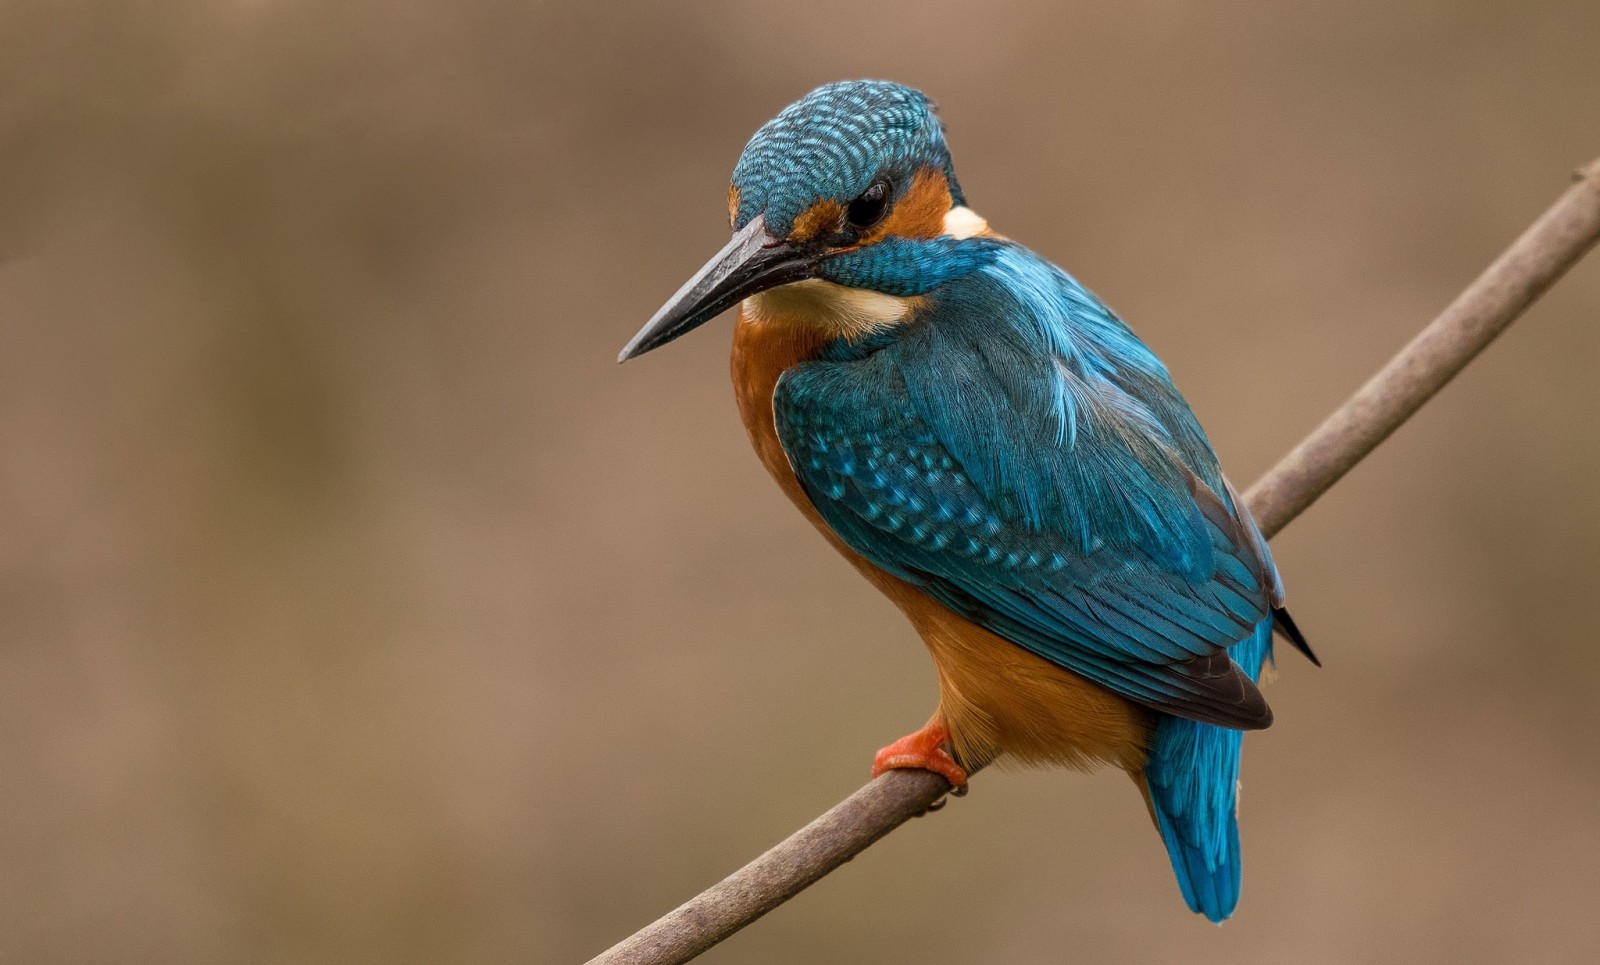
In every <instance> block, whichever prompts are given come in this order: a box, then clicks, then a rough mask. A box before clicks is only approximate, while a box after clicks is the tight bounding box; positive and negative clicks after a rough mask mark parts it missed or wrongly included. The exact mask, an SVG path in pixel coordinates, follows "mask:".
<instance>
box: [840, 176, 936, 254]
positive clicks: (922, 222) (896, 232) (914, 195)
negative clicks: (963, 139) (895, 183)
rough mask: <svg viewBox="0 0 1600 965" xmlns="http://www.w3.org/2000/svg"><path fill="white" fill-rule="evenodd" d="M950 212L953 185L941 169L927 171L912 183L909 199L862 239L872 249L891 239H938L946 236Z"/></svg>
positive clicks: (908, 189)
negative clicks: (945, 227) (945, 230)
mask: <svg viewBox="0 0 1600 965" xmlns="http://www.w3.org/2000/svg"><path fill="white" fill-rule="evenodd" d="M949 211H950V182H949V181H947V180H945V176H944V172H943V171H940V170H938V169H937V168H923V169H922V170H921V171H918V172H917V173H916V176H915V177H913V178H912V179H911V186H910V187H909V188H907V189H906V193H905V196H904V197H902V198H901V199H900V201H899V203H898V204H896V205H895V206H894V208H893V209H892V210H891V211H890V212H889V217H887V218H884V219H883V220H882V221H880V222H878V224H876V225H874V226H873V228H872V230H871V231H868V232H867V233H866V234H865V235H863V236H862V238H861V244H864V245H870V244H872V243H873V242H875V241H882V240H883V239H884V238H887V237H891V236H894V237H899V238H937V237H939V236H940V235H942V234H944V216H945V214H947V213H948V212H949Z"/></svg>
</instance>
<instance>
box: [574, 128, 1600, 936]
mask: <svg viewBox="0 0 1600 965" xmlns="http://www.w3.org/2000/svg"><path fill="white" fill-rule="evenodd" d="M1575 180H1576V181H1577V183H1576V184H1574V185H1573V186H1572V187H1571V188H1569V189H1568V190H1567V192H1566V193H1565V194H1563V195H1562V196H1561V197H1560V198H1559V199H1558V200H1557V201H1556V203H1555V204H1554V205H1552V206H1551V207H1550V209H1549V210H1548V211H1546V212H1545V213H1544V214H1543V215H1542V216H1541V217H1540V218H1539V220H1538V221H1535V222H1534V223H1533V225H1532V226H1531V227H1529V228H1528V230H1527V231H1525V232H1523V234H1522V237H1520V238H1518V239H1517V240H1516V241H1515V242H1513V243H1512V245H1511V247H1510V248H1507V249H1506V251H1505V252H1504V253H1503V254H1501V256H1500V257H1499V258H1497V259H1495V261H1494V263H1493V264H1491V265H1490V266H1489V267H1488V268H1487V269H1486V270H1485V271H1484V273H1483V274H1482V275H1479V276H1478V279H1477V280H1476V281H1474V282H1473V283H1472V284H1471V285H1469V286H1467V289H1466V291H1463V292H1462V293H1461V294H1460V295H1459V296H1457V298H1456V300H1455V301H1453V302H1451V303H1450V305H1449V307H1447V308H1446V309H1445V310H1444V311H1443V312H1441V313H1440V314H1439V317H1438V318H1436V319H1434V320H1433V322H1432V323H1431V324H1429V325H1428V327H1427V328H1425V329H1423V330H1422V331H1421V332H1420V333H1419V334H1418V335H1417V337H1416V338H1414V339H1412V340H1411V343H1410V344H1409V345H1407V346H1406V347H1405V348H1404V349H1402V350H1401V351H1400V354H1398V355H1396V356H1395V357H1394V358H1393V359H1391V360H1390V361H1389V364H1387V365H1385V366H1384V367H1383V368H1382V369H1381V370H1379V372H1378V374H1376V375H1374V376H1373V377H1372V378H1371V379H1369V380H1368V381H1367V383H1366V384H1365V385H1363V386H1362V387H1361V388H1360V389H1358V390H1357V391H1356V393H1355V394H1354V395H1352V396H1351V397H1350V398H1349V399H1348V400H1346V401H1345V403H1344V405H1341V406H1340V407H1339V408H1338V409H1337V410H1335V411H1334V413H1333V414H1332V415H1330V416H1328V418H1327V419H1326V420H1324V421H1323V423H1322V425H1320V426H1318V427H1317V429H1316V431H1315V432H1313V433H1311V435H1309V436H1307V437H1306V438H1305V439H1304V440H1303V441H1302V442H1301V443H1300V444H1299V445H1298V446H1295V448H1294V451H1293V452H1290V453H1289V454H1288V455H1287V456H1285V457H1284V458H1283V460H1282V461H1280V462H1279V463H1278V464H1277V465H1276V466H1274V467H1273V468H1272V470H1271V471H1270V472H1268V473H1267V474H1266V475H1265V476H1263V477H1262V478H1261V479H1260V480H1259V481H1257V482H1256V484H1255V485H1254V486H1252V487H1250V491H1249V492H1248V493H1247V494H1246V495H1245V500H1246V502H1247V503H1248V504H1249V506H1250V511H1251V512H1252V513H1253V514H1254V515H1255V518H1256V521H1257V522H1258V523H1259V524H1260V526H1261V530H1262V532H1263V533H1265V534H1266V535H1267V536H1269V537H1270V536H1272V535H1273V534H1275V533H1277V532H1278V531H1280V530H1282V529H1283V528H1284V527H1285V526H1287V525H1288V524H1289V521H1290V520H1292V519H1294V518H1295V517H1296V516H1298V515H1300V513H1302V512H1304V511H1305V509H1306V507H1308V506H1310V505H1311V504H1312V503H1313V502H1315V501H1316V499H1317V497H1319V496H1321V495H1322V494H1323V493H1325V492H1327V491H1328V489H1329V488H1330V487H1331V486H1332V485H1333V484H1334V483H1336V482H1338V481H1339V479H1340V478H1341V477H1343V476H1344V474H1345V473H1347V472H1349V471H1350V470H1351V469H1352V468H1354V466H1355V464H1356V463H1358V462H1360V461H1361V460H1362V459H1364V458H1366V456H1367V454H1368V453H1370V452H1372V450H1373V449H1375V448H1377V446H1378V444H1379V443H1380V442H1382V441H1383V440H1384V439H1387V438H1388V437H1389V434H1390V433H1392V432H1394V430H1395V429H1398V428H1399V427H1400V424H1401V423H1403V422H1405V421H1406V420H1407V419H1409V418H1411V416H1412V415H1414V414H1415V413H1416V411H1417V410H1418V409H1420V408H1422V405H1423V403H1425V402H1427V401H1428V400H1429V399H1430V398H1432V397H1433V395H1434V393H1436V392H1438V391H1439V390H1440V389H1441V388H1443V387H1444V385H1445V383H1446V382H1449V381H1450V380H1451V379H1452V378H1454V377H1455V376H1456V374H1457V373H1458V372H1460V371H1461V370H1462V369H1463V368H1465V367H1466V365H1467V363H1468V362H1470V361H1472V360H1473V358H1475V357H1476V356H1477V354H1478V353H1479V352H1481V351H1483V350H1484V348H1486V347H1487V346H1488V344H1489V343H1490V342H1492V341H1494V338H1495V336H1497V335H1499V334H1500V333H1501V332H1503V331H1505V330H1506V328H1507V327H1508V326H1509V325H1510V324H1511V323H1512V322H1513V321H1514V320H1516V318H1517V316H1519V315H1521V314H1522V313H1523V311H1524V310H1526V309H1527V307H1528V306H1529V305H1531V304H1533V302H1534V301H1535V300H1536V299H1537V298H1538V297H1539V296H1540V295H1542V294H1544V292H1545V290H1546V289H1548V288H1549V287H1550V286H1551V285H1553V284H1555V282H1556V280H1557V279H1559V278H1560V277H1561V276H1562V275H1563V274H1565V273H1566V271H1567V269H1568V268H1570V267H1572V265H1573V264H1574V263H1575V262H1576V261H1577V260H1578V259H1579V258H1582V257H1583V255H1584V253H1585V252H1586V251H1588V250H1589V248H1590V247H1591V246H1592V245H1593V244H1594V243H1595V240H1596V239H1597V238H1600V160H1596V161H1594V162H1592V163H1591V164H1589V166H1588V167H1586V168H1584V169H1583V170H1581V171H1579V172H1577V174H1576V177H1575ZM949 790H950V785H948V784H946V783H945V780H944V778H942V777H939V776H938V775H936V774H934V773H932V772H930V771H914V770H897V771H890V772H889V773H887V774H885V775H883V776H882V777H879V778H877V779H876V780H873V781H872V782H871V783H869V784H867V785H866V786H865V787H863V788H861V789H860V790H859V791H856V792H855V793H854V794H852V795H850V796H849V797H848V798H845V799H844V800H843V801H841V802H840V803H838V804H836V805H834V806H833V808H832V809H830V810H829V811H828V812H827V813H826V814H824V815H822V817H820V818H817V819H816V820H815V821H812V822H811V823H810V824H808V825H806V826H805V827H803V828H801V829H800V830H799V831H796V832H795V833H794V834H792V835H790V836H789V837H788V838H787V839H785V840H784V841H783V842H781V843H780V844H778V845H777V846H775V847H774V848H772V849H771V850H770V851H768V852H767V853H766V854H763V855H762V856H761V857H759V858H757V859H756V860H754V861H752V862H750V863H749V864H747V865H745V866H744V867H743V868H740V869H739V870H738V871H736V872H734V873H733V874H731V875H729V876H728V877H727V878H724V879H723V880H722V881H720V882H718V883H717V884H715V885H713V886H711V887H710V888H708V889H707V890H705V891H703V892H701V893H700V894H699V895H698V896H696V897H694V898H692V899H690V900H689V901H688V902H686V903H684V904H683V905H681V906H679V907H678V908H677V909H676V910H674V911H672V912H670V913H668V914H667V915H664V916H663V917H661V918H659V919H657V920H656V921H655V922H654V923H652V924H651V925H649V926H647V927H645V928H644V929H642V930H640V931H638V932H636V933H634V934H633V935H632V936H630V937H629V938H627V939H624V940H623V941H621V942H619V943H618V944H616V945H615V946H613V947H612V948H611V949H609V950H608V951H606V952H603V953H602V954H600V955H599V956H597V957H596V958H594V959H593V960H591V961H590V962H589V965H676V963H679V962H687V961H688V960H690V959H691V958H694V957H695V956H697V955H699V954H700V953H702V952H704V951H706V950H707V949H709V948H710V947H711V946H713V945H715V944H717V943H718V942H720V941H722V940H723V939H724V938H727V937H728V936H729V935H732V934H733V933H734V932H736V931H738V930H739V929H741V928H743V927H744V926H746V925H748V924H750V923H751V922H753V921H755V920H756V919H757V918H760V917H761V916H762V915H764V914H766V913H767V912H769V911H771V910H772V909H774V908H776V907H778V906H779V905H781V904H783V903H784V902H785V901H788V900H789V899H790V898H793V897H794V896H795V895H797V894H799V893H800V892H801V891H803V890H805V889H806V888H807V887H809V886H810V885H811V884H813V883H814V882H816V881H817V880H819V879H820V878H822V877H823V876H824V875H826V874H828V873H829V872H830V871H833V870H834V869H835V868H837V867H839V866H840V865H842V864H844V863H845V862H846V861H849V860H850V859H851V858H853V857H855V856H856V855H858V854H860V853H861V852H862V851H864V850H866V848H867V847H868V846H869V845H871V844H872V843H873V842H874V841H877V840H878V839H879V838H881V837H883V836H884V835H886V834H888V833H889V832H890V831H893V830H894V829H895V828H897V827H899V826H900V825H901V824H904V823H905V822H906V821H907V820H909V819H910V818H913V817H916V816H917V815H920V814H923V813H924V812H926V811H928V810H929V809H930V808H932V807H934V806H935V805H936V804H937V803H938V802H939V801H940V799H941V798H943V797H944V795H945V794H947V793H948V792H949Z"/></svg>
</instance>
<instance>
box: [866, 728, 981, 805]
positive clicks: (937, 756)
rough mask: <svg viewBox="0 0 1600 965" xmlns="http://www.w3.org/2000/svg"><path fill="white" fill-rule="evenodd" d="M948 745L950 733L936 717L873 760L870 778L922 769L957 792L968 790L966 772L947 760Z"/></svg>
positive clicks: (951, 758)
mask: <svg viewBox="0 0 1600 965" xmlns="http://www.w3.org/2000/svg"><path fill="white" fill-rule="evenodd" d="M949 743H950V730H949V728H947V727H945V725H944V721H943V720H941V719H940V718H938V717H935V718H933V719H932V720H930V721H928V725H927V726H926V727H924V728H922V729H921V730H919V731H917V732H916V733H915V734H907V735H906V736H905V737H902V738H900V739H899V740H897V741H895V742H894V743H893V744H890V745H889V746H888V747H885V748H884V749H883V750H881V751H879V752H878V753H877V755H876V756H874V757H873V758H872V776H873V777H877V776H878V775H880V774H882V773H883V772H884V771H892V770H895V769H897V768H921V769H922V770H924V771H932V772H933V773H935V774H938V775H940V776H942V777H943V778H944V779H945V780H947V781H949V782H950V786H951V787H952V788H954V789H955V790H956V791H958V792H959V791H964V790H966V787H967V772H966V771H964V770H962V768H961V765H960V764H957V763H956V759H955V758H954V757H951V756H950V752H949V751H948V750H946V749H945V748H946V745H948V744H949Z"/></svg>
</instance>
